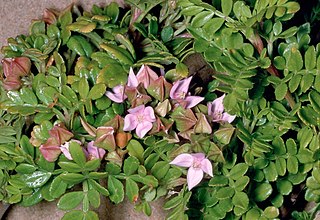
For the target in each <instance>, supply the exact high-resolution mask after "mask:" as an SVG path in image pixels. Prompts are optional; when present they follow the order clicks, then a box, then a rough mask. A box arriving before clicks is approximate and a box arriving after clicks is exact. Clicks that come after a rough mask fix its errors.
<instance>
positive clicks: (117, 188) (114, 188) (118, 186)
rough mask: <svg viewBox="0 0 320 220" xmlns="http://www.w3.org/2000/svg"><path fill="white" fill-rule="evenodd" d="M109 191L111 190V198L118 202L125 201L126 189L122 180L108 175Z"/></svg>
mask: <svg viewBox="0 0 320 220" xmlns="http://www.w3.org/2000/svg"><path fill="white" fill-rule="evenodd" d="M108 191H109V192H110V196H109V198H110V200H111V201H112V202H114V203H116V204H118V203H120V202H122V201H123V198H124V189H123V185H122V183H121V182H120V180H118V179H116V178H115V177H114V176H112V175H110V176H109V177H108Z"/></svg>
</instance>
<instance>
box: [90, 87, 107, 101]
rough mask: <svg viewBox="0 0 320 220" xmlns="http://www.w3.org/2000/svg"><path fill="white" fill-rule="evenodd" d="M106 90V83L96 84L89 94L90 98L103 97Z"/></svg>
mask: <svg viewBox="0 0 320 220" xmlns="http://www.w3.org/2000/svg"><path fill="white" fill-rule="evenodd" d="M105 92H106V85H105V84H95V85H94V86H93V87H92V88H91V90H90V92H89V95H88V98H89V99H92V100H97V99H99V98H101V97H102V96H103V95H104V94H105Z"/></svg>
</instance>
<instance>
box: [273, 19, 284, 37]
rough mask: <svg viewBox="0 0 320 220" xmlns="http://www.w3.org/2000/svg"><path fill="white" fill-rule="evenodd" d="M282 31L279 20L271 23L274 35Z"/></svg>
mask: <svg viewBox="0 0 320 220" xmlns="http://www.w3.org/2000/svg"><path fill="white" fill-rule="evenodd" d="M281 32H282V23H281V22H280V21H277V22H276V23H274V25H273V33H274V35H275V36H277V35H279V34H280V33H281Z"/></svg>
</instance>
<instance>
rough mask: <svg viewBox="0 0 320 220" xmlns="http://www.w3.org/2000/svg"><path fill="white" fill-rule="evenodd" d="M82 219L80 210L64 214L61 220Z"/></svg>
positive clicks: (82, 213)
mask: <svg viewBox="0 0 320 220" xmlns="http://www.w3.org/2000/svg"><path fill="white" fill-rule="evenodd" d="M83 218H84V212H83V211H81V210H72V211H70V212H67V213H66V214H64V216H63V217H62V219H61V220H76V219H77V220H78V219H79V220H80V219H83Z"/></svg>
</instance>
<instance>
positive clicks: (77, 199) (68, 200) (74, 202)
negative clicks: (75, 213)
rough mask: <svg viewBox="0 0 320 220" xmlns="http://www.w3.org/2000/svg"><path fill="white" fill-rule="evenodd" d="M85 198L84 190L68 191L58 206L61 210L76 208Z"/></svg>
mask: <svg viewBox="0 0 320 220" xmlns="http://www.w3.org/2000/svg"><path fill="white" fill-rule="evenodd" d="M83 198H84V193H83V192H68V193H66V194H64V195H63V196H62V197H61V198H60V199H59V202H58V204H57V206H58V208H59V209H61V210H71V209H74V208H76V207H77V206H78V205H79V204H80V203H81V202H82V200H83Z"/></svg>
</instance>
